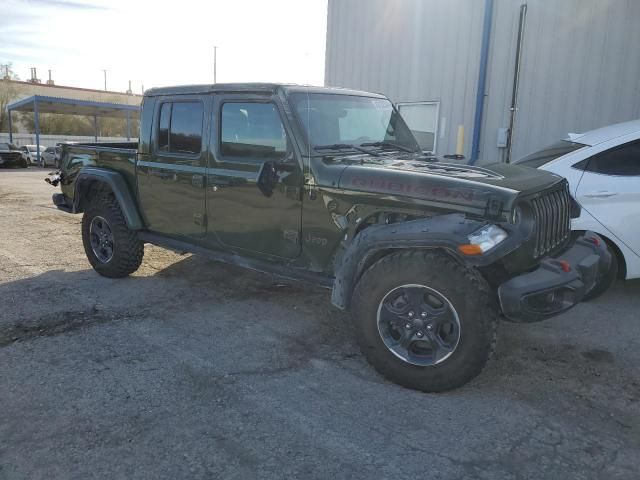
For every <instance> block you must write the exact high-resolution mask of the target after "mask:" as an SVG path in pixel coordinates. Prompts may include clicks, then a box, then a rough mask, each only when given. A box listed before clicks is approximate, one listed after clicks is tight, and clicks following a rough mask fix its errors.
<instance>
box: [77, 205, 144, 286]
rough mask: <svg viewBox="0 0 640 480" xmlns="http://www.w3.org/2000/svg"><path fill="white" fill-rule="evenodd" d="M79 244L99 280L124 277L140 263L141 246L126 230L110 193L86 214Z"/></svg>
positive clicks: (133, 234)
mask: <svg viewBox="0 0 640 480" xmlns="http://www.w3.org/2000/svg"><path fill="white" fill-rule="evenodd" d="M82 243H83V245H84V251H85V253H86V254H87V258H88V259H89V263H90V264H91V266H92V267H93V268H94V270H95V271H96V272H98V273H99V274H100V275H102V276H105V277H109V278H121V277H126V276H127V275H130V274H132V273H133V272H135V271H136V270H137V269H138V268H139V267H140V264H141V263H142V257H143V255H144V243H142V242H141V241H140V240H139V239H138V237H137V235H136V233H135V232H134V231H132V230H129V228H128V227H127V223H126V222H125V220H124V216H123V215H122V211H121V210H120V206H119V205H118V202H117V201H116V199H115V198H114V196H113V195H112V194H110V193H104V194H100V195H98V196H97V197H96V198H94V199H93V201H92V202H91V204H90V205H89V207H88V208H87V209H86V210H85V212H84V215H83V217H82Z"/></svg>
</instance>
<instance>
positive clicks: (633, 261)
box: [515, 120, 640, 298]
mask: <svg viewBox="0 0 640 480" xmlns="http://www.w3.org/2000/svg"><path fill="white" fill-rule="evenodd" d="M515 163H518V164H520V165H527V166H530V167H535V168H540V169H542V170H547V171H549V172H553V173H556V174H558V175H562V176H563V177H565V178H566V179H567V180H568V181H569V185H570V189H571V194H572V195H573V196H574V198H575V199H576V200H577V201H578V203H580V205H581V206H582V213H581V214H580V216H579V217H578V218H574V219H573V220H572V222H571V228H572V230H574V231H576V232H582V231H587V230H590V231H592V232H595V233H597V234H598V235H600V236H601V237H602V238H603V239H604V240H605V241H606V243H607V246H608V247H609V250H610V251H611V253H613V262H612V266H611V270H610V272H609V274H608V275H607V277H606V278H604V279H603V281H602V283H600V284H599V285H598V286H597V287H596V289H594V290H593V291H592V292H591V293H590V294H589V296H590V297H591V298H595V297H596V296H598V295H599V294H601V293H603V292H604V291H605V290H606V289H607V288H608V287H609V286H610V285H611V284H612V283H613V282H614V281H615V279H616V277H619V278H627V279H630V278H640V120H634V121H631V122H625V123H618V124H615V125H609V126H607V127H603V128H598V129H596V130H591V131H589V132H586V133H583V134H569V137H568V138H567V139H565V140H561V141H559V142H557V143H554V144H553V145H551V146H549V147H547V148H543V149H542V150H540V151H538V152H535V153H532V154H531V155H528V156H526V157H524V158H522V159H520V160H518V161H517V162H515Z"/></svg>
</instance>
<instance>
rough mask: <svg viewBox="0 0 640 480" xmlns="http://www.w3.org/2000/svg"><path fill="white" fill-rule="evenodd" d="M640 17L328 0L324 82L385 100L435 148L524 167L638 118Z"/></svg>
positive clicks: (605, 2)
mask: <svg viewBox="0 0 640 480" xmlns="http://www.w3.org/2000/svg"><path fill="white" fill-rule="evenodd" d="M638 21H640V1H637V0H561V1H553V0H484V1H483V0H401V1H396V0H329V3H328V21H327V48H326V68H325V84H326V85H329V86H340V87H348V88H356V89H362V90H369V91H374V92H380V93H384V94H386V95H387V96H389V98H391V99H392V100H393V101H394V102H395V103H397V104H399V108H400V110H401V112H402V114H403V116H405V118H406V119H407V121H408V123H409V125H410V127H411V128H412V129H413V130H414V131H416V132H417V134H418V137H419V140H420V142H421V143H422V145H423V148H425V149H433V150H435V152H436V153H438V154H447V153H455V151H456V148H457V147H458V146H459V148H460V149H461V150H462V152H461V153H463V154H464V155H465V157H466V158H467V159H469V160H470V161H471V162H475V161H478V162H479V163H488V162H493V161H498V160H501V161H506V160H507V159H508V157H509V153H508V151H509V149H511V155H510V158H511V160H515V159H517V158H520V157H522V156H523V155H526V154H528V153H530V152H532V151H534V150H536V149H538V148H541V147H543V146H545V145H547V144H550V143H553V142H554V141H556V140H558V139H559V138H562V137H566V135H567V133H569V132H582V131H585V130H588V129H592V128H596V127H600V126H603V125H607V124H610V123H615V122H622V121H626V120H631V119H634V118H640V54H639V48H640V28H638ZM518 57H519V61H518ZM518 65H519V68H518ZM516 71H519V74H518V75H516ZM513 105H515V110H514V112H515V114H514V115H513V120H512V115H511V113H512V106H513ZM512 122H513V128H512V129H511V130H510V125H511V124H512ZM509 131H511V132H512V133H511V135H509V134H508V133H509ZM509 142H510V143H511V145H510V147H511V148H509Z"/></svg>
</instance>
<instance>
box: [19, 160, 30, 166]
mask: <svg viewBox="0 0 640 480" xmlns="http://www.w3.org/2000/svg"><path fill="white" fill-rule="evenodd" d="M20 168H29V162H27V161H26V160H25V159H24V158H23V159H22V160H21V161H20Z"/></svg>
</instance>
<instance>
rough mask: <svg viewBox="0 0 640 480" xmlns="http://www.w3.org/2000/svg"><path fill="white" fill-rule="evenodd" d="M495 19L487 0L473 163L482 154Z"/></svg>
mask: <svg viewBox="0 0 640 480" xmlns="http://www.w3.org/2000/svg"><path fill="white" fill-rule="evenodd" d="M492 20H493V0H485V4H484V21H483V24H482V45H481V47H480V69H479V71H478V85H477V91H476V112H475V116H474V119H473V139H472V143H471V158H470V159H469V164H470V165H473V164H474V163H476V162H477V161H478V157H479V156H480V133H481V131H482V114H483V111H484V97H485V89H486V84H487V65H488V63H489V43H490V42H491V23H492Z"/></svg>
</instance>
